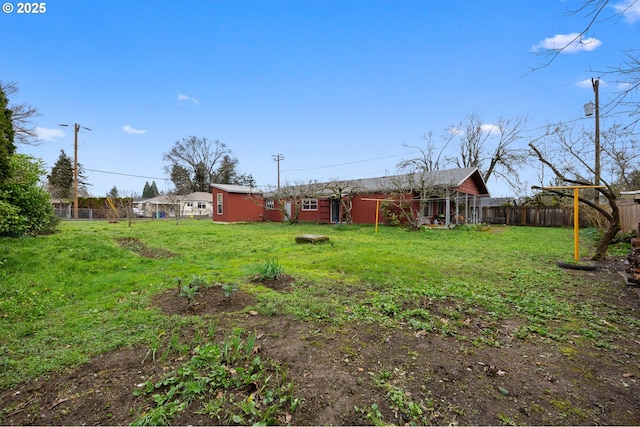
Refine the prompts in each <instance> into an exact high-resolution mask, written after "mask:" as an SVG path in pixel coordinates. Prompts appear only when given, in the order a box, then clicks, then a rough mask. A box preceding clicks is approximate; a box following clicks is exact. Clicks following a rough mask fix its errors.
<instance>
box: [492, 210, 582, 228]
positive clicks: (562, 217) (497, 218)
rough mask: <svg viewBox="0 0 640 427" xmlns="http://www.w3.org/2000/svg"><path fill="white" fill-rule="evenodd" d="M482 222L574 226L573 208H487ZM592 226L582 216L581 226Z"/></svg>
mask: <svg viewBox="0 0 640 427" xmlns="http://www.w3.org/2000/svg"><path fill="white" fill-rule="evenodd" d="M482 220H483V221H484V222H486V223H489V224H506V225H529V226H532V227H570V226H573V208H567V207H556V206H487V207H483V208H482ZM590 225H592V224H591V221H590V220H589V218H587V217H585V216H584V215H582V216H581V217H580V226H581V227H588V226H590Z"/></svg>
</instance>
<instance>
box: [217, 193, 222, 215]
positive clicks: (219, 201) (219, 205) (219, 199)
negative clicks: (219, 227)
mask: <svg viewBox="0 0 640 427" xmlns="http://www.w3.org/2000/svg"><path fill="white" fill-rule="evenodd" d="M222 200H223V198H222V193H218V194H216V213H217V214H218V215H222V212H223V209H222Z"/></svg>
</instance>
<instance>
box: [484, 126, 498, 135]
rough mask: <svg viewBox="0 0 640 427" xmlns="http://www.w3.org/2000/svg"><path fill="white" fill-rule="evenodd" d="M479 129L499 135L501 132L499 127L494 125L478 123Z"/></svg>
mask: <svg viewBox="0 0 640 427" xmlns="http://www.w3.org/2000/svg"><path fill="white" fill-rule="evenodd" d="M480 129H481V130H482V132H486V133H488V134H489V135H500V134H501V133H502V131H501V130H500V127H498V126H496V125H480Z"/></svg>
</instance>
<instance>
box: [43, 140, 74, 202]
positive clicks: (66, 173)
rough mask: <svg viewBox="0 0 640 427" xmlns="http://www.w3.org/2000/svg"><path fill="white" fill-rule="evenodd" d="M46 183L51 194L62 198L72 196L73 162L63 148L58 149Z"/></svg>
mask: <svg viewBox="0 0 640 427" xmlns="http://www.w3.org/2000/svg"><path fill="white" fill-rule="evenodd" d="M47 183H48V187H49V193H51V196H53V197H56V198H59V199H63V200H65V199H66V200H68V199H70V198H71V197H73V162H72V160H71V158H70V157H69V156H67V155H66V153H65V152H64V150H60V156H58V160H56V163H55V164H54V165H53V168H51V174H50V175H47Z"/></svg>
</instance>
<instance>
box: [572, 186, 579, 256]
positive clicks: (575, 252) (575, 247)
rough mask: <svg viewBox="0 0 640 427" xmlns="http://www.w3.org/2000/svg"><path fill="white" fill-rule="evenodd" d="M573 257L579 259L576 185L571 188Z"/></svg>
mask: <svg viewBox="0 0 640 427" xmlns="http://www.w3.org/2000/svg"><path fill="white" fill-rule="evenodd" d="M573 259H574V260H576V261H578V260H579V259H580V207H579V203H578V187H574V188H573Z"/></svg>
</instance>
